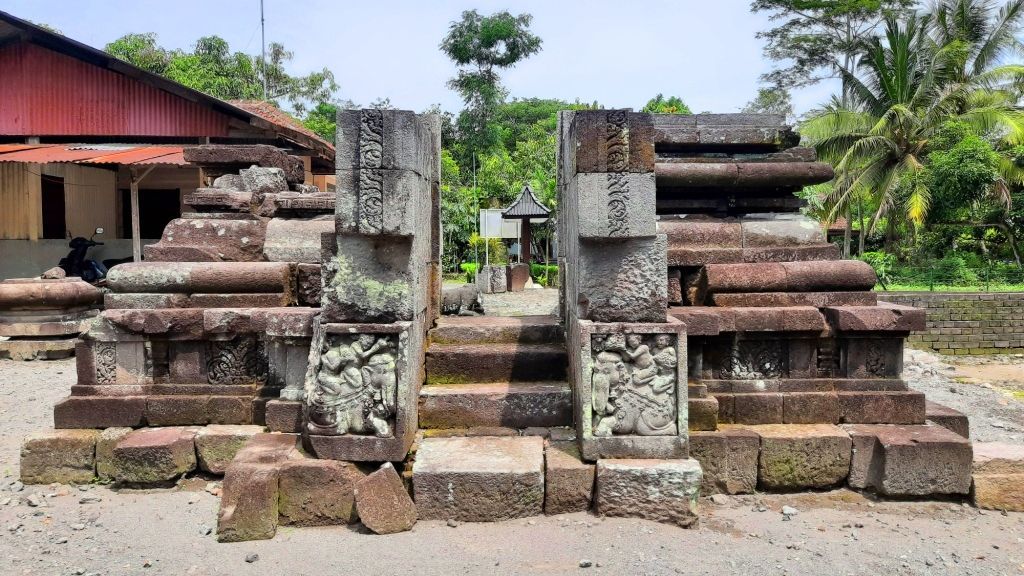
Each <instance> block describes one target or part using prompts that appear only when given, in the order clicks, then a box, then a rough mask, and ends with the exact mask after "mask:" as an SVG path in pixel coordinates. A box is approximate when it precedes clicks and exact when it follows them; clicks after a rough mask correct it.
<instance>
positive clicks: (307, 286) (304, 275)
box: [295, 264, 322, 307]
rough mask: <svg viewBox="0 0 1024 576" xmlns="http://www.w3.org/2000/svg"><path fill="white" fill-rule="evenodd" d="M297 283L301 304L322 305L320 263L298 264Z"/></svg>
mask: <svg viewBox="0 0 1024 576" xmlns="http://www.w3.org/2000/svg"><path fill="white" fill-rule="evenodd" d="M295 283H296V293H297V295H298V300H299V305H300V306H313V307H319V306H320V297H321V294H322V286H321V285H320V283H321V280H320V266H319V265H316V264H299V265H298V266H296V272H295Z"/></svg>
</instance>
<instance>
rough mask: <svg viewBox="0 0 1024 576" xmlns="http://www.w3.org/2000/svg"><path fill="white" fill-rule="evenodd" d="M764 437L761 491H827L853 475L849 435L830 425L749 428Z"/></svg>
mask: <svg viewBox="0 0 1024 576" xmlns="http://www.w3.org/2000/svg"><path fill="white" fill-rule="evenodd" d="M747 428H748V429H749V430H752V431H754V432H756V433H757V434H758V435H759V436H760V437H761V457H760V461H759V463H758V474H757V480H758V488H760V489H766V490H783V491H786V490H806V489H809V488H811V489H817V488H828V487H831V486H835V485H837V484H839V483H841V482H843V481H845V480H846V478H847V476H848V475H849V474H850V457H851V451H852V443H851V440H850V436H849V434H847V433H846V432H845V431H844V430H843V429H842V428H839V427H838V426H832V425H830V424H774V425H765V426H750V427H747Z"/></svg>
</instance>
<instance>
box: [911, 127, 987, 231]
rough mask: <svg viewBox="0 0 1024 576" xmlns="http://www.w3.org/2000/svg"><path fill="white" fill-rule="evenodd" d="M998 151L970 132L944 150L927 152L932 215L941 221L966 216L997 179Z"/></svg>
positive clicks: (960, 218) (959, 218)
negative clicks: (932, 204) (932, 205)
mask: <svg viewBox="0 0 1024 576" xmlns="http://www.w3.org/2000/svg"><path fill="white" fill-rule="evenodd" d="M998 165H999V154H997V153H996V152H995V150H993V149H992V145H991V144H989V143H988V142H986V141H985V140H983V139H981V138H980V137H978V136H975V135H973V134H971V135H968V136H965V137H963V138H962V139H960V140H959V141H958V142H956V143H954V144H953V145H952V146H950V147H949V148H947V149H945V150H942V149H940V150H935V151H933V152H931V153H929V154H928V166H927V178H928V179H929V182H928V184H927V185H928V187H929V189H930V190H931V191H932V195H933V201H934V207H933V208H932V212H933V216H934V217H936V218H939V219H941V220H962V219H965V218H970V216H971V213H972V212H973V211H974V210H973V209H974V207H975V206H976V205H977V203H978V202H981V201H982V200H984V198H985V196H986V191H987V190H988V189H989V187H990V186H992V184H994V183H995V182H996V180H998V179H999V170H998V169H997V166H998Z"/></svg>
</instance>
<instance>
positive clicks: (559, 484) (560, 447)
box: [544, 441, 594, 514]
mask: <svg viewBox="0 0 1024 576" xmlns="http://www.w3.org/2000/svg"><path fill="white" fill-rule="evenodd" d="M593 495H594V465H593V464H588V463H586V462H583V460H582V459H581V457H580V450H579V447H578V446H577V445H576V442H557V441H552V442H550V443H549V444H548V446H547V448H546V449H545V451H544V513H545V514H566V513H569V512H585V511H587V510H589V509H590V503H591V500H592V499H593Z"/></svg>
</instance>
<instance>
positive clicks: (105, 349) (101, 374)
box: [92, 342, 117, 384]
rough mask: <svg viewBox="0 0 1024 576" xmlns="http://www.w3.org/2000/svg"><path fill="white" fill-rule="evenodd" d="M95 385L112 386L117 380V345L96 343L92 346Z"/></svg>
mask: <svg viewBox="0 0 1024 576" xmlns="http://www.w3.org/2000/svg"><path fill="white" fill-rule="evenodd" d="M92 350H93V358H94V363H95V366H96V383H97V384H114V383H115V382H116V380H117V344H115V343H114V342H97V343H96V344H94V345H93V349H92Z"/></svg>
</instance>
